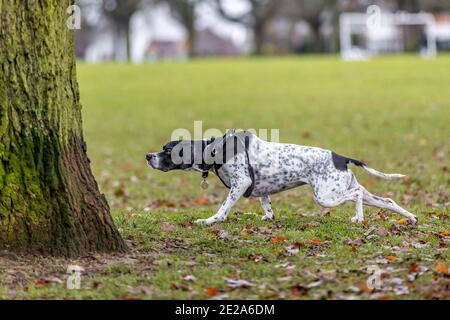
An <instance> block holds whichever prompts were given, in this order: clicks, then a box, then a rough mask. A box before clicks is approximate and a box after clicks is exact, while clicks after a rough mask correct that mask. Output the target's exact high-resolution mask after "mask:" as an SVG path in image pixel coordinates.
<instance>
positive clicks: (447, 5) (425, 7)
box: [385, 0, 450, 13]
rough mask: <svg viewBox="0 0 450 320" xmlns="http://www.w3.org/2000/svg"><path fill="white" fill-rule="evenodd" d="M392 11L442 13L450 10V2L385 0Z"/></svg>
mask: <svg viewBox="0 0 450 320" xmlns="http://www.w3.org/2000/svg"><path fill="white" fill-rule="evenodd" d="M385 1H386V3H387V4H390V5H392V6H393V9H394V10H401V11H407V12H419V11H427V12H434V13H437V12H442V11H449V10H450V0H385Z"/></svg>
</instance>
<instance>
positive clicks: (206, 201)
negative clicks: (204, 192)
mask: <svg viewBox="0 0 450 320" xmlns="http://www.w3.org/2000/svg"><path fill="white" fill-rule="evenodd" d="M195 203H196V204H198V205H201V206H207V205H209V199H208V198H207V197H205V196H199V197H197V198H196V199H195Z"/></svg>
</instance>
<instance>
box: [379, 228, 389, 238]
mask: <svg viewBox="0 0 450 320" xmlns="http://www.w3.org/2000/svg"><path fill="white" fill-rule="evenodd" d="M377 233H378V235H379V236H380V237H385V236H387V234H388V230H387V229H386V228H385V227H379V228H378V230H377Z"/></svg>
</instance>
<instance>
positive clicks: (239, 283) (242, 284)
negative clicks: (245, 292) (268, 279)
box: [224, 278, 253, 288]
mask: <svg viewBox="0 0 450 320" xmlns="http://www.w3.org/2000/svg"><path fill="white" fill-rule="evenodd" d="M224 279H225V281H226V282H227V284H228V286H229V287H231V288H250V287H253V283H251V282H250V281H247V280H243V279H231V278H224Z"/></svg>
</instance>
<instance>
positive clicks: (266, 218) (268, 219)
mask: <svg viewBox="0 0 450 320" xmlns="http://www.w3.org/2000/svg"><path fill="white" fill-rule="evenodd" d="M261 220H262V221H272V220H275V217H274V216H264V217H262V218H261Z"/></svg>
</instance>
